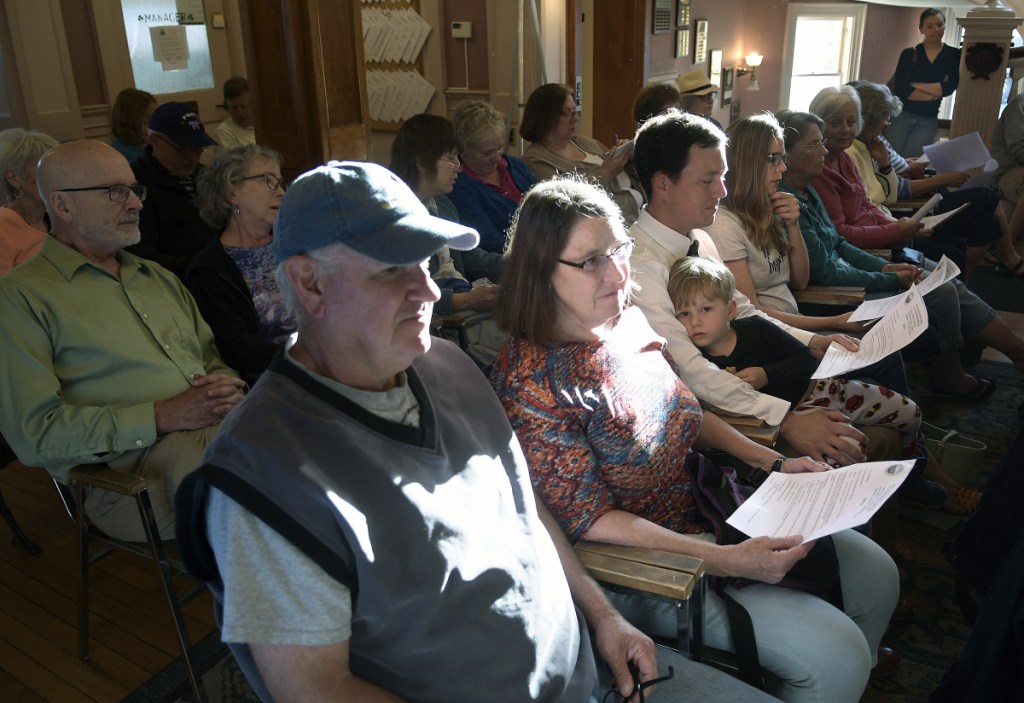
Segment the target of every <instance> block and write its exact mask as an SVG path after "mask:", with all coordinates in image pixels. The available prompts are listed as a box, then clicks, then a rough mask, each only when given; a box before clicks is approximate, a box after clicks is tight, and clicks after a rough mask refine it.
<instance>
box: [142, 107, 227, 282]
mask: <svg viewBox="0 0 1024 703" xmlns="http://www.w3.org/2000/svg"><path fill="white" fill-rule="evenodd" d="M216 144H217V142H215V141H214V140H213V139H211V138H210V137H209V135H207V134H206V129H205V127H203V121H202V120H201V119H199V113H197V112H196V111H195V108H193V107H191V106H190V105H186V104H185V103H176V102H170V103H164V104H163V105H160V106H159V107H157V109H156V110H154V111H153V114H152V115H151V116H150V118H149V144H148V145H147V146H146V153H145V154H144V155H143V156H142V157H140V158H139V159H138V160H137V161H135V163H133V164H132V170H133V171H134V172H135V177H136V178H137V179H138V181H139V183H141V184H142V185H144V186H146V188H147V192H148V198H147V200H146V208H145V210H143V211H142V217H141V219H140V220H139V230H140V231H141V232H142V240H141V241H140V242H139V243H138V244H136V245H135V246H133V247H129V249H128V250H129V251H131V252H132V253H133V254H136V255H137V256H141V257H143V258H146V259H152V260H153V261H156V262H157V263H159V264H161V265H163V266H164V267H165V268H167V269H170V270H171V271H173V272H174V273H175V274H177V276H178V277H179V278H182V279H184V276H185V270H186V268H187V267H188V262H189V260H190V259H191V258H192V257H193V256H195V255H196V254H197V253H199V250H200V249H202V248H203V247H204V246H206V244H207V243H208V242H209V241H210V240H211V239H212V238H213V237H214V236H215V235H216V234H217V233H216V232H214V231H213V230H211V229H210V228H209V227H208V226H207V225H206V223H205V222H203V220H202V219H201V218H200V217H199V211H198V210H197V209H196V206H195V203H194V202H193V197H194V196H195V192H196V180H197V178H198V177H199V173H200V172H201V171H202V168H203V166H202V164H200V163H199V158H200V157H201V156H202V154H203V152H204V151H206V149H207V148H208V147H211V146H216Z"/></svg>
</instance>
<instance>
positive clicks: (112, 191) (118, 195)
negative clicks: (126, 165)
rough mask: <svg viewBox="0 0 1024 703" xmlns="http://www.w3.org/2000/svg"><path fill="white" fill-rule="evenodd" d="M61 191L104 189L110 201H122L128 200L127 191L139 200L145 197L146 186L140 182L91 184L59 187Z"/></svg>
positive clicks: (79, 191)
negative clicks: (89, 185)
mask: <svg viewBox="0 0 1024 703" xmlns="http://www.w3.org/2000/svg"><path fill="white" fill-rule="evenodd" d="M58 190H59V191H60V192H61V193H83V192H85V191H88V190H105V191H107V197H108V198H110V202H112V203H123V202H125V201H126V200H128V194H129V193H135V197H137V198H138V199H139V200H145V199H146V186H144V185H142V184H141V183H136V184H135V185H133V186H126V185H113V186H92V187H90V188H59V189H58Z"/></svg>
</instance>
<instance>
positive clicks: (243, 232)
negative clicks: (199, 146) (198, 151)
mask: <svg viewBox="0 0 1024 703" xmlns="http://www.w3.org/2000/svg"><path fill="white" fill-rule="evenodd" d="M284 188H285V184H284V179H283V178H282V177H281V156H280V155H279V154H278V153H277V152H275V151H272V150H270V149H266V148H264V147H261V146H256V145H248V146H241V147H235V148H233V149H228V150H227V151H224V152H222V153H220V154H218V155H217V156H216V157H215V158H214V159H213V161H212V162H210V165H209V166H208V167H207V168H206V169H205V170H204V171H203V172H202V174H201V175H200V177H199V181H198V183H197V184H196V190H197V192H196V205H197V207H198V208H199V215H200V216H201V217H202V218H203V221H205V222H206V224H208V225H209V226H210V227H213V228H215V229H217V230H220V236H219V237H218V238H216V239H214V240H213V241H212V242H210V244H208V245H207V246H206V248H204V249H203V250H202V251H200V252H199V254H197V255H196V257H195V258H194V259H193V260H192V262H191V264H190V265H189V268H188V275H187V276H186V282H187V283H188V287H189V290H191V291H192V295H193V296H195V299H196V303H197V304H198V305H199V310H200V312H202V314H203V317H204V318H205V319H206V322H207V323H208V324H209V325H210V328H211V329H212V330H213V335H214V337H215V338H216V340H217V348H218V349H219V350H220V354H221V356H222V357H224V361H226V362H227V363H228V364H229V365H230V366H231V367H232V368H234V369H235V370H237V371H238V372H239V373H241V374H242V376H243V377H244V378H247V380H252V379H254V378H255V377H256V376H258V375H259V374H260V373H262V371H263V370H264V369H265V368H267V365H269V364H270V360H271V359H272V358H273V356H274V354H275V353H276V352H277V348H278V347H279V346H280V344H281V343H282V342H284V341H285V340H286V339H288V337H289V335H291V334H292V333H293V332H294V331H295V320H294V318H293V317H292V315H291V314H290V313H289V312H288V310H287V308H286V307H285V305H284V300H283V298H282V296H281V291H280V289H279V288H278V286H277V281H276V279H275V277H274V274H275V271H276V270H277V263H278V262H277V257H276V256H274V251H273V247H272V243H273V233H272V231H271V228H272V227H273V226H274V219H275V218H276V217H277V209H278V207H279V206H280V204H281V199H282V198H283V197H284Z"/></svg>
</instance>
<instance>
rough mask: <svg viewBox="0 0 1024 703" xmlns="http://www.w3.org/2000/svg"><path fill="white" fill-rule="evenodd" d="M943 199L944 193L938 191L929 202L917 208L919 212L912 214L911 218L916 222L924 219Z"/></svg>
mask: <svg viewBox="0 0 1024 703" xmlns="http://www.w3.org/2000/svg"><path fill="white" fill-rule="evenodd" d="M941 201H942V194H941V193H936V194H935V195H933V196H932V197H930V198H928V202H926V203H925V204H924V205H922V206H921V207H919V208H918V209H917V212H915V213H914V214H913V215H911V216H910V219H912V220H913V221H914V222H920V221H921V220H922V219H924V216H925V215H927V214H928V213H929V212H931V211H932V210H934V209H935V206H936V205H938V204H939V203H940V202H941Z"/></svg>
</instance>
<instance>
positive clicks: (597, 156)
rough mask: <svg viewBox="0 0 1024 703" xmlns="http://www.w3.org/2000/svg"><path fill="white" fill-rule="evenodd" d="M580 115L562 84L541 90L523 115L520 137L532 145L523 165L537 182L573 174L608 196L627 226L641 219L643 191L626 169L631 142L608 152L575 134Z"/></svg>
mask: <svg viewBox="0 0 1024 703" xmlns="http://www.w3.org/2000/svg"><path fill="white" fill-rule="evenodd" d="M579 123H580V115H579V113H578V112H577V111H576V100H575V98H574V97H573V94H572V91H571V90H569V88H568V87H567V86H564V85H562V84H561V83H548V84H547V85H542V86H540V87H539V88H537V89H536V90H534V91H533V92H532V93H530V97H529V98H528V99H527V101H526V108H525V109H524V110H523V121H522V123H521V124H520V125H519V133H520V134H522V135H523V139H525V140H527V141H528V142H530V146H528V147H526V151H524V152H523V160H524V161H526V163H527V165H528V166H529V167H530V169H531V170H532V171H533V173H534V175H536V176H537V178H538V179H540V180H542V181H543V180H547V179H549V178H553V177H554V176H556V175H558V174H562V173H575V174H577V175H580V176H582V177H584V178H586V179H587V180H590V181H593V182H594V183H597V184H598V185H600V186H601V187H602V188H604V189H605V190H606V191H608V192H609V193H610V194H611V196H612V200H614V201H615V204H616V205H618V206H619V209H620V210H622V215H623V217H625V218H626V224H627V225H631V224H633V222H635V221H636V218H637V217H639V215H640V207H641V206H642V205H643V204H644V196H643V188H642V187H640V184H639V182H637V181H636V180H635V179H633V178H631V177H630V175H629V173H628V172H627V171H626V170H625V167H626V164H627V163H628V162H629V159H630V157H632V155H633V144H632V142H631V141H628V140H622V141H621V142H620V143H619V144H616V148H615V150H614V151H611V150H609V149H608V147H606V146H605V145H603V144H602V143H601V142H599V141H597V140H596V139H591V138H590V137H584V136H582V135H579V134H577V133H576V130H577V127H578V126H579Z"/></svg>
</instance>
